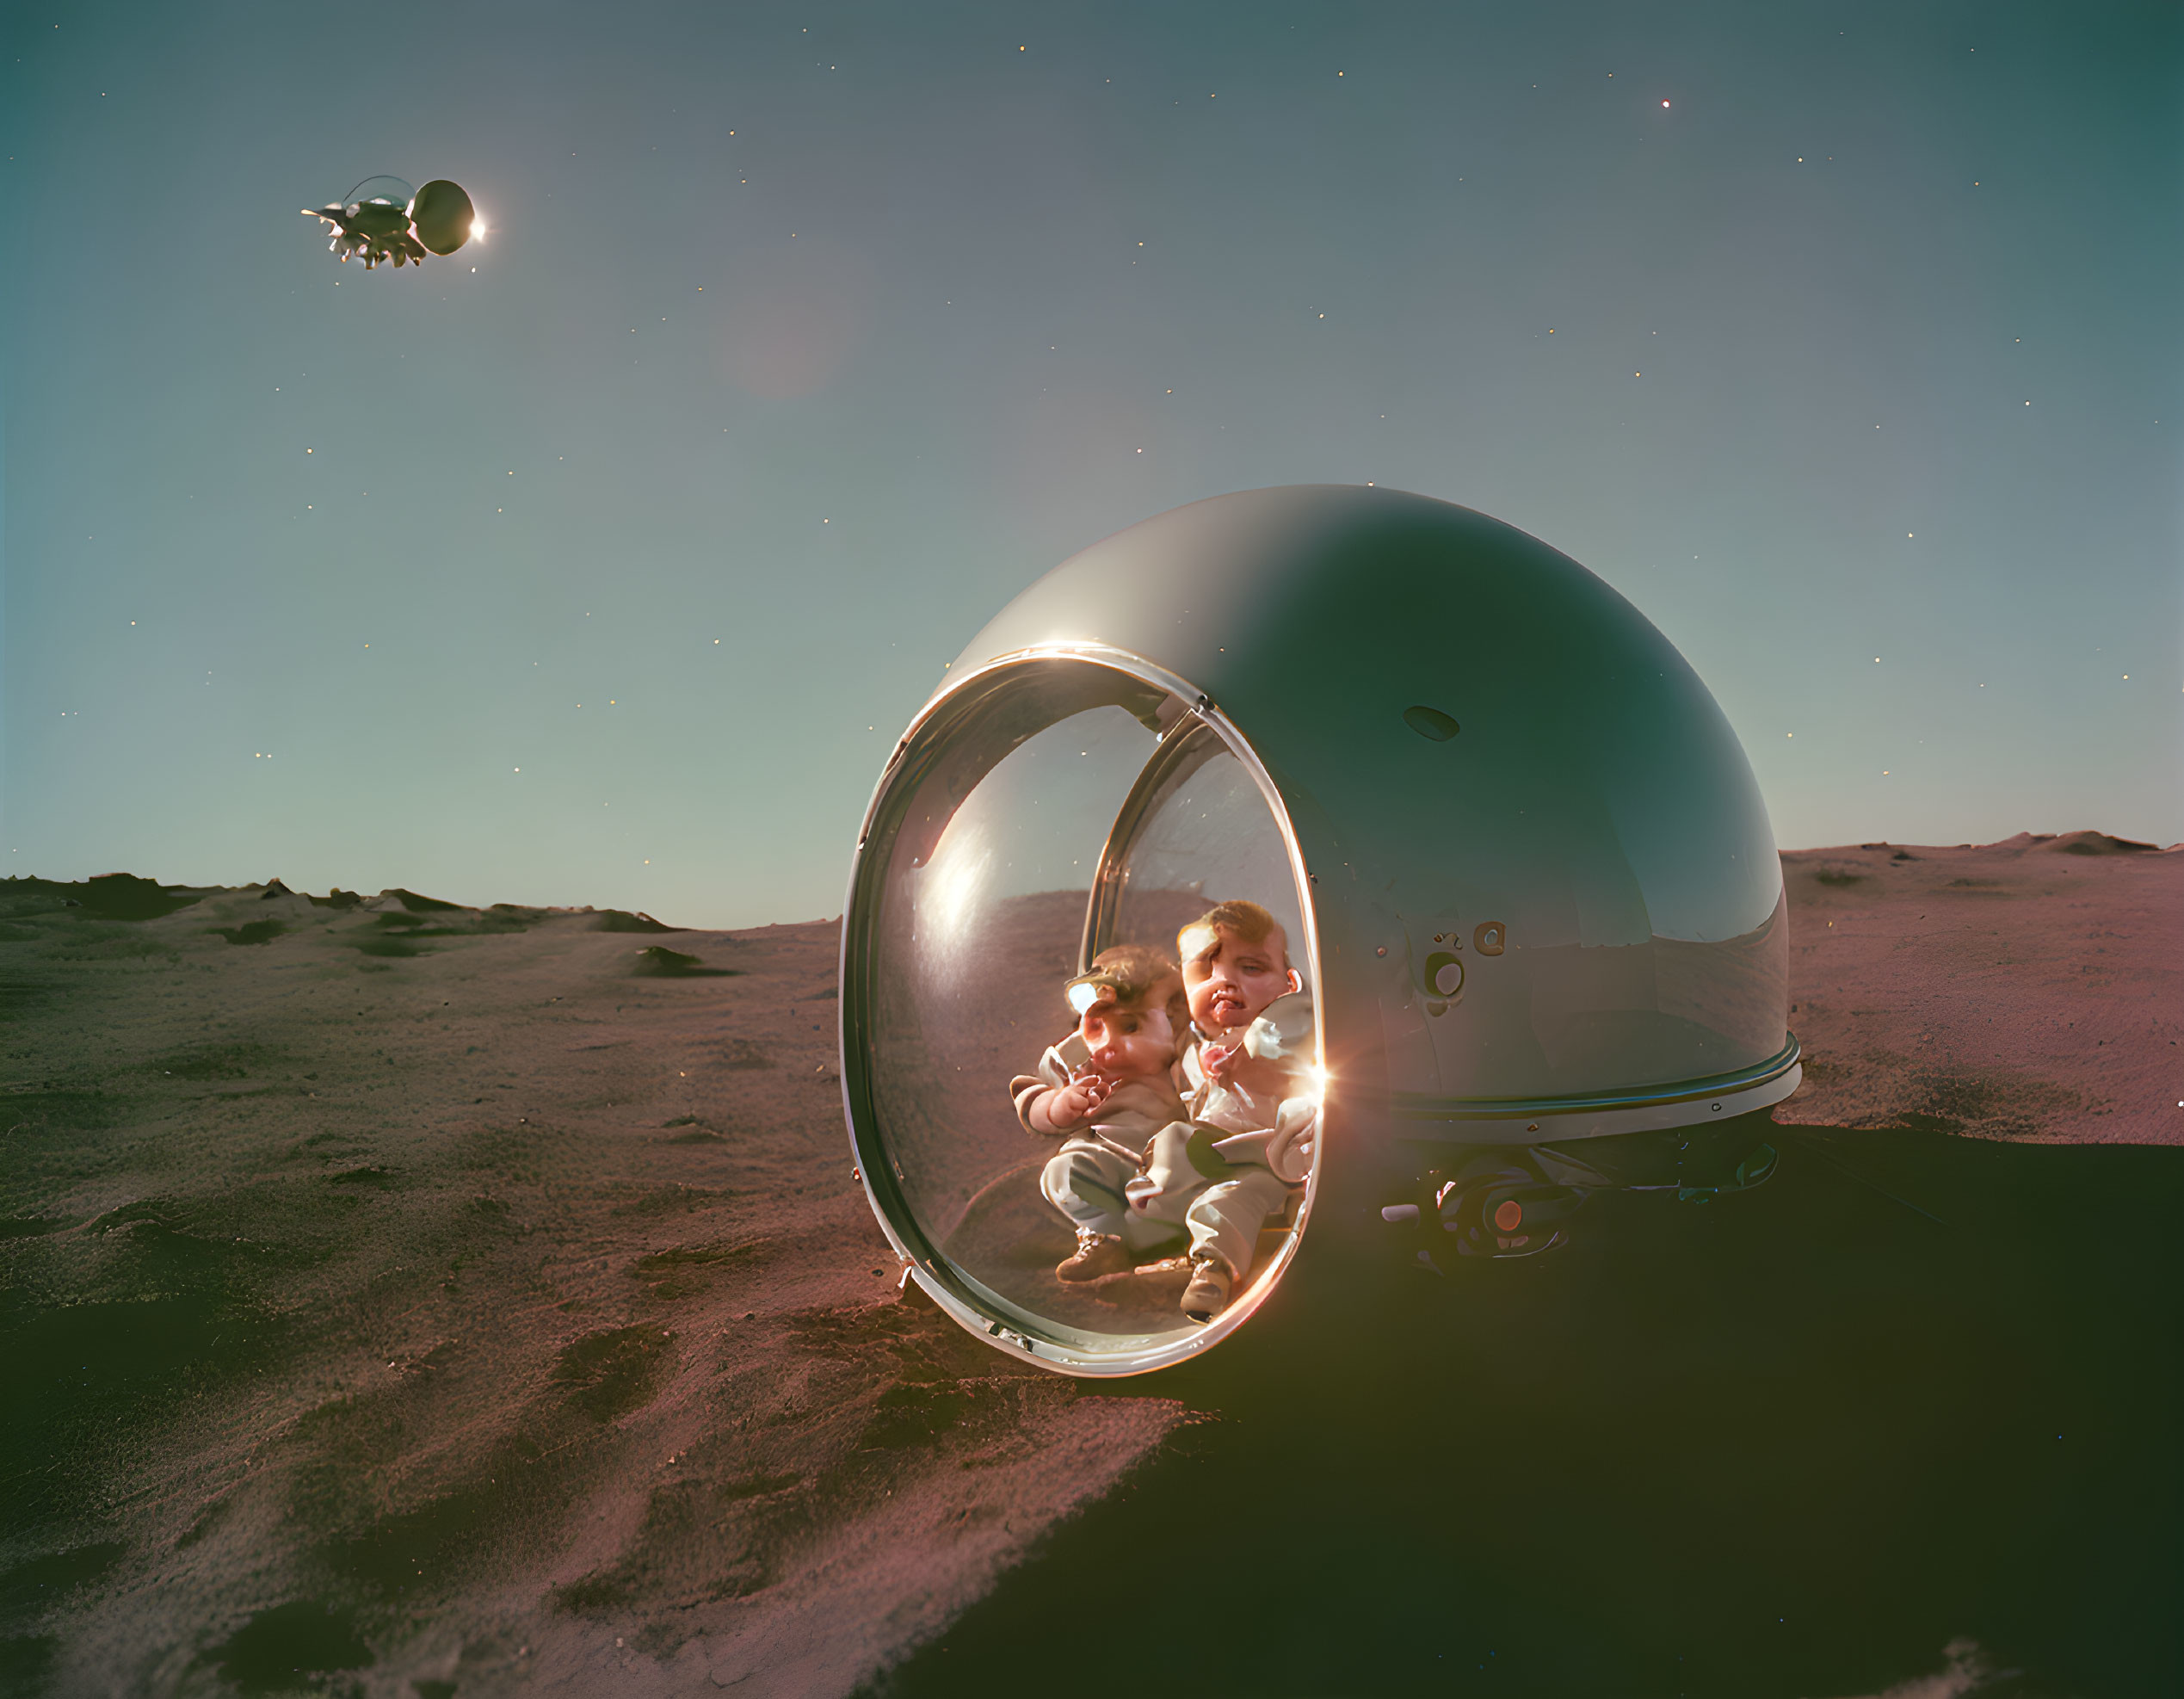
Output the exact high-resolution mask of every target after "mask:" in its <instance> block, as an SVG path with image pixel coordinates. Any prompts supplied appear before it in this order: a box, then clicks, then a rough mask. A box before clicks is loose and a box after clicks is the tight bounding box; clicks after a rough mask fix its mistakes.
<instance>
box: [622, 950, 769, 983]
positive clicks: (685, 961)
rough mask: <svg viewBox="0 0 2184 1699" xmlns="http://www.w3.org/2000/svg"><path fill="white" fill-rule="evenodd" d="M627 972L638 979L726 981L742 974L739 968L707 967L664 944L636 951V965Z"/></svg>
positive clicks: (692, 956) (695, 958)
mask: <svg viewBox="0 0 2184 1699" xmlns="http://www.w3.org/2000/svg"><path fill="white" fill-rule="evenodd" d="M629 971H630V973H631V975H632V978H636V979H733V978H736V977H737V976H738V975H740V974H741V973H742V972H743V970H742V969H741V968H739V967H706V965H705V963H704V962H702V961H700V960H699V959H698V958H697V957H696V956H694V955H684V954H683V953H682V951H681V950H671V949H669V948H667V947H666V946H665V945H664V944H652V945H649V946H647V947H646V948H644V949H641V950H639V951H638V953H637V961H636V965H635V966H633V967H631V969H630V970H629Z"/></svg>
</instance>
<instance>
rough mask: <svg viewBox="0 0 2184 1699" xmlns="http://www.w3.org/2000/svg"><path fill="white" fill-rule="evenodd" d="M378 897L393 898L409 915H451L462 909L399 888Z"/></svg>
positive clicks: (383, 892) (434, 898) (456, 905)
mask: <svg viewBox="0 0 2184 1699" xmlns="http://www.w3.org/2000/svg"><path fill="white" fill-rule="evenodd" d="M379 895H381V896H382V897H392V898H393V899H394V900H395V901H396V902H398V903H399V904H401V905H402V906H403V907H404V908H405V909H407V910H409V911H410V913H411V914H453V913H454V912H455V911H457V910H459V909H460V908H461V907H462V905H461V904H460V903H443V902H441V900H440V899H439V898H437V897H420V896H419V895H418V894H417V893H416V892H414V891H404V890H403V889H402V888H401V887H399V886H398V887H395V888H394V889H392V890H391V891H382V892H380V893H379Z"/></svg>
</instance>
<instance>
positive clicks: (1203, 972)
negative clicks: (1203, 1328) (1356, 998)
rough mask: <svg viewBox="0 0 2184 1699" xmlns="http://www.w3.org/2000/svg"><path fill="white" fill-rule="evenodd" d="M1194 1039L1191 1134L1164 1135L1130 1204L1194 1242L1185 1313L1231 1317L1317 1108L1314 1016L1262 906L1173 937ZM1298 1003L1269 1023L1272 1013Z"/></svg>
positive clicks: (1189, 1051) (1221, 912) (1188, 1046)
mask: <svg viewBox="0 0 2184 1699" xmlns="http://www.w3.org/2000/svg"><path fill="white" fill-rule="evenodd" d="M1176 945H1177V949H1178V952H1179V954H1180V955H1181V958H1182V984H1183V992H1184V1001H1185V1004H1186V1005H1187V1007H1188V1010H1189V1015H1190V1033H1189V1035H1188V1036H1187V1038H1186V1039H1185V1041H1184V1044H1183V1046H1182V1049H1181V1055H1180V1057H1179V1059H1178V1063H1177V1074H1178V1076H1179V1081H1178V1083H1179V1084H1180V1085H1181V1088H1182V1095H1183V1101H1184V1107H1185V1109H1186V1110H1187V1111H1188V1120H1189V1122H1190V1123H1192V1124H1191V1125H1188V1126H1184V1127H1180V1128H1178V1127H1169V1128H1163V1129H1162V1130H1161V1131H1160V1132H1158V1133H1157V1134H1156V1135H1155V1137H1154V1138H1153V1140H1152V1143H1151V1146H1150V1147H1149V1148H1148V1151H1147V1152H1146V1154H1147V1163H1146V1166H1145V1171H1144V1174H1142V1175H1141V1176H1140V1177H1138V1179H1136V1180H1135V1181H1132V1182H1126V1188H1125V1189H1126V1195H1128V1196H1129V1197H1130V1199H1131V1201H1132V1203H1133V1205H1136V1206H1137V1207H1138V1208H1139V1209H1140V1210H1141V1211H1142V1212H1143V1213H1144V1214H1147V1215H1148V1216H1149V1217H1151V1218H1152V1219H1155V1220H1157V1219H1159V1218H1160V1217H1163V1216H1166V1215H1170V1214H1173V1213H1175V1203H1176V1202H1177V1201H1178V1200H1182V1208H1181V1219H1182V1221H1183V1225H1184V1227H1185V1229H1186V1231H1187V1232H1188V1234H1189V1236H1190V1257H1191V1278H1190V1283H1189V1285H1188V1287H1187V1288H1185V1289H1184V1293H1183V1301H1182V1307H1183V1312H1184V1313H1185V1314H1187V1315H1188V1316H1190V1317H1191V1319H1193V1320H1195V1321H1206V1320H1210V1319H1212V1317H1213V1316H1215V1315H1216V1314H1218V1313H1219V1312H1220V1311H1221V1310H1222V1309H1224V1308H1225V1307H1227V1304H1228V1301H1229V1297H1230V1294H1231V1292H1232V1291H1233V1290H1234V1289H1235V1288H1236V1287H1237V1284H1238V1283H1240V1282H1242V1281H1243V1278H1244V1276H1247V1275H1248V1274H1249V1273H1250V1271H1251V1263H1252V1260H1253V1258H1254V1257H1255V1254H1256V1251H1257V1245H1258V1238H1259V1230H1260V1228H1261V1227H1262V1226H1263V1225H1264V1224H1265V1222H1266V1220H1267V1218H1268V1216H1269V1215H1272V1214H1275V1213H1276V1212H1278V1211H1279V1210H1280V1209H1281V1208H1283V1207H1284V1206H1285V1205H1286V1203H1287V1202H1288V1199H1289V1195H1290V1194H1291V1193H1292V1192H1293V1190H1295V1189H1296V1188H1297V1187H1299V1185H1301V1184H1302V1183H1304V1181H1305V1177H1306V1176H1307V1175H1308V1174H1309V1173H1310V1172H1311V1163H1312V1154H1313V1147H1314V1140H1316V1138H1317V1133H1318V1127H1319V1097H1318V1093H1317V1090H1315V1089H1314V1086H1313V1082H1312V1077H1311V1073H1310V1072H1309V1069H1310V1064H1311V1058H1310V1056H1309V1055H1308V1054H1307V1053H1306V1052H1307V1049H1308V1047H1309V1044H1310V1035H1311V1008H1310V1004H1308V1003H1306V1002H1305V1000H1304V999H1303V997H1302V992H1303V987H1304V980H1303V977H1302V976H1301V975H1300V974H1299V973H1298V972H1297V970H1296V969H1295V968H1294V967H1292V966H1291V965H1290V961H1289V944H1288V938H1287V936H1286V934H1285V933H1284V931H1283V930H1282V927H1281V924H1280V922H1278V921H1277V920H1275V918H1274V916H1273V915H1272V914H1270V913H1268V911H1267V910H1265V909H1264V908H1262V907H1261V906H1260V905H1258V904H1256V903H1252V902H1244V901H1233V902H1226V903H1221V904H1218V905H1215V906H1214V907H1213V908H1212V909H1210V910H1208V911H1206V913H1205V914H1204V915H1202V916H1200V917H1199V918H1198V919H1197V920H1194V921H1193V922H1192V923H1191V924H1189V925H1188V926H1186V927H1184V928H1183V929H1182V930H1181V932H1180V933H1178V934H1177V935H1176ZM1285 998H1294V999H1296V1001H1294V1002H1292V1003H1291V1004H1289V1005H1288V1007H1287V1008H1286V1009H1285V1010H1283V1011H1282V1014H1283V1016H1284V1017H1285V1018H1283V1019H1281V1020H1279V1021H1278V1020H1275V1019H1274V1018H1270V1017H1269V1016H1268V1010H1270V1009H1271V1008H1272V1007H1273V1006H1274V1004H1277V1003H1280V1002H1281V1001H1282V1000H1283V999H1285Z"/></svg>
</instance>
